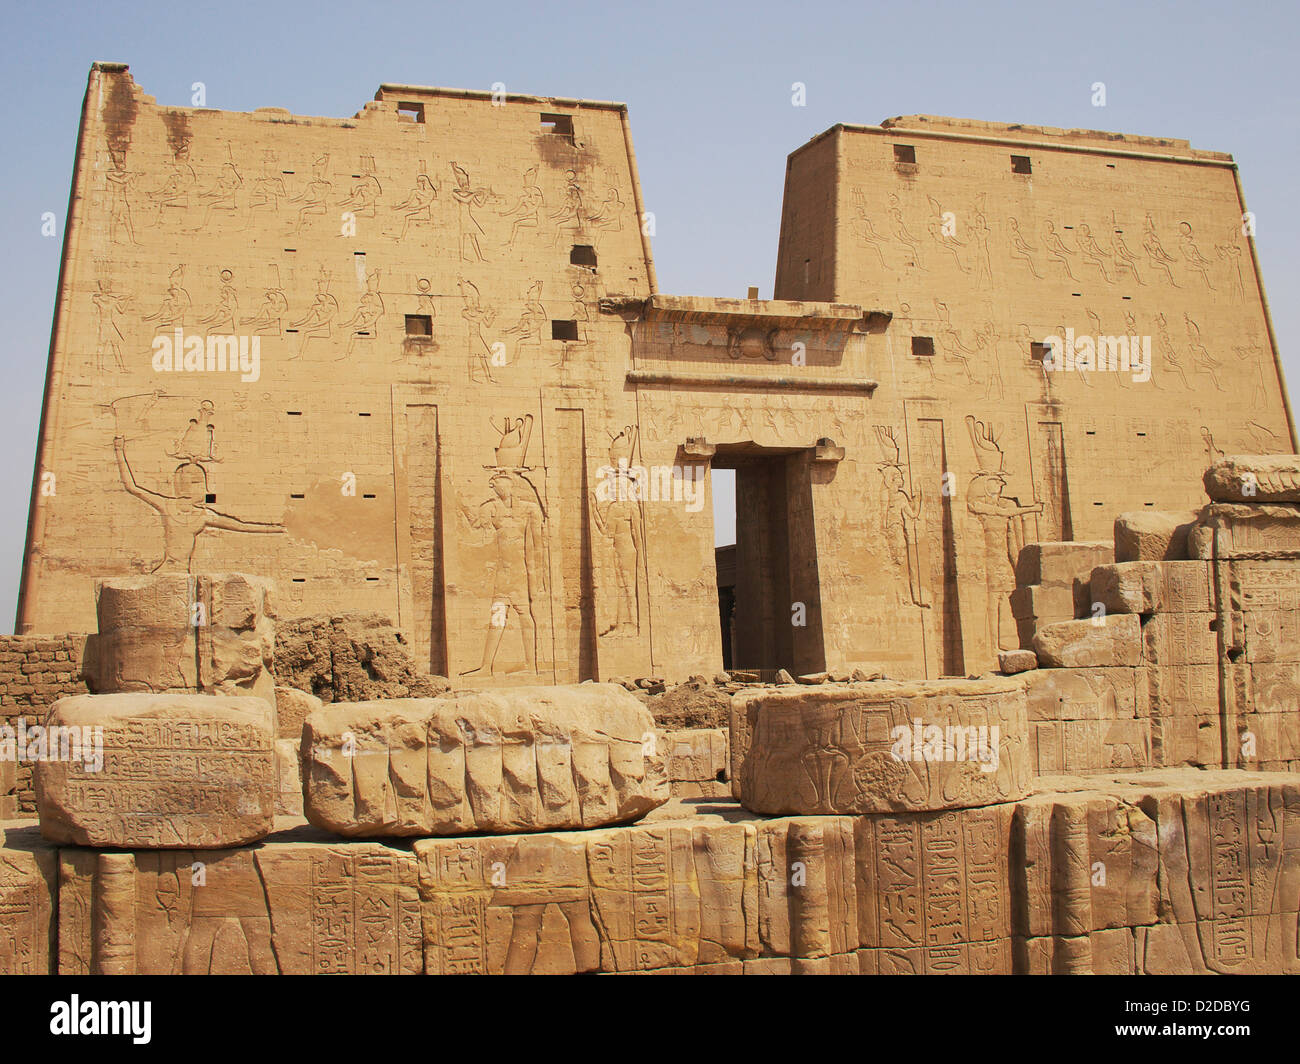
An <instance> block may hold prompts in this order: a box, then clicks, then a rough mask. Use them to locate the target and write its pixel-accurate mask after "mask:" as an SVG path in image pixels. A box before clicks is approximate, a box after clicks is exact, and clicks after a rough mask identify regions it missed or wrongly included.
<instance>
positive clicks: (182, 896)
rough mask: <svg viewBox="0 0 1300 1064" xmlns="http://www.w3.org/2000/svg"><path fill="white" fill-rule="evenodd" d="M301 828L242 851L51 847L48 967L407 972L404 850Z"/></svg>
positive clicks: (408, 880) (409, 873) (416, 931)
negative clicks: (55, 940) (52, 916)
mask: <svg viewBox="0 0 1300 1064" xmlns="http://www.w3.org/2000/svg"><path fill="white" fill-rule="evenodd" d="M312 834H313V833H311V832H305V833H304V832H301V831H299V832H294V833H289V834H281V835H279V836H277V838H276V839H275V840H274V841H270V842H265V843H262V844H259V845H256V846H253V847H250V848H247V849H220V850H193V851H190V850H171V851H156V852H136V853H94V852H91V851H87V850H75V849H65V850H63V851H61V858H62V860H61V868H60V887H59V944H60V954H59V971H60V972H61V973H63V974H74V975H76V974H118V975H130V974H140V975H208V974H211V975H246V974H257V975H273V974H284V975H327V974H355V975H361V974H371V975H378V974H393V975H398V974H418V973H419V972H420V971H421V970H422V969H423V963H422V958H421V949H420V912H419V898H418V894H417V891H416V875H415V860H414V858H413V857H412V856H411V854H410V853H409V852H407V851H404V850H400V849H394V848H392V847H388V846H384V845H382V844H379V843H368V842H353V843H342V842H339V841H337V840H335V841H333V842H331V841H329V840H321V839H319V837H317V838H316V839H312V838H311V836H312ZM295 836H300V837H301V838H295Z"/></svg>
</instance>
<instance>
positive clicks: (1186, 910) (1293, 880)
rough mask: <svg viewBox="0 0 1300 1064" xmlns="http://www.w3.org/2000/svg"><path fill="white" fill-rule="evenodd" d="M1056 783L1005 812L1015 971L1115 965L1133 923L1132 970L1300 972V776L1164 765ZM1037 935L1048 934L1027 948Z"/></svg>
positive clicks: (1122, 961)
mask: <svg viewBox="0 0 1300 1064" xmlns="http://www.w3.org/2000/svg"><path fill="white" fill-rule="evenodd" d="M1055 783H1056V781H1051V780H1048V781H1044V790H1043V793H1040V794H1037V795H1035V796H1034V797H1032V798H1030V799H1027V800H1026V801H1024V802H1022V803H1020V805H1019V806H1018V807H1017V809H1016V814H1015V826H1014V833H1013V840H1012V851H1011V852H1012V854H1013V859H1014V860H1017V861H1021V862H1022V863H1023V867H1024V873H1023V875H1024V879H1023V885H1022V886H1021V888H1019V889H1021V890H1022V891H1023V895H1022V899H1021V903H1020V904H1019V905H1018V906H1017V907H1016V912H1017V914H1018V915H1017V919H1018V923H1017V926H1016V933H1017V936H1024V939H1023V942H1024V946H1025V948H1024V950H1018V961H1017V963H1018V966H1019V967H1022V970H1026V971H1030V972H1033V971H1042V970H1052V971H1076V972H1087V971H1092V972H1097V973H1098V974H1102V973H1106V974H1110V973H1115V974H1120V973H1123V972H1125V971H1128V970H1130V969H1129V966H1128V961H1127V959H1126V958H1127V956H1128V952H1127V951H1128V945H1127V943H1128V939H1127V937H1126V936H1124V935H1122V934H1120V933H1119V932H1121V931H1123V930H1125V929H1130V930H1131V931H1132V934H1133V952H1132V956H1133V964H1132V968H1131V970H1133V971H1136V972H1139V973H1146V974H1191V973H1199V974H1204V973H1207V972H1219V973H1222V974H1229V973H1233V972H1237V973H1247V972H1264V971H1271V972H1287V971H1290V972H1295V971H1300V960H1298V959H1297V947H1296V941H1297V939H1296V934H1297V915H1296V910H1297V908H1298V907H1300V904H1298V903H1300V779H1297V778H1296V777H1295V776H1293V775H1291V774H1281V773H1279V774H1272V775H1268V774H1262V773H1246V772H1227V771H1210V772H1199V771H1188V770H1161V771H1158V772H1150V773H1142V774H1136V775H1118V776H1115V777H1112V778H1111V779H1109V780H1104V781H1103V780H1098V781H1097V783H1096V785H1095V788H1096V789H1095V790H1094V791H1092V792H1084V791H1079V790H1077V788H1074V787H1073V786H1072V787H1071V788H1070V790H1069V791H1068V792H1067V791H1066V790H1056V791H1053V790H1052V788H1053V786H1054V785H1055ZM1107 930H1108V931H1111V932H1113V934H1111V935H1110V936H1107V937H1106V938H1105V939H1099V938H1097V937H1096V936H1097V934H1098V932H1101V931H1107ZM1040 936H1050V937H1051V938H1052V939H1053V940H1054V942H1053V943H1051V944H1049V943H1044V942H1038V943H1034V944H1031V942H1030V940H1031V939H1033V938H1035V937H1040ZM1018 945H1019V943H1018ZM1049 960H1050V961H1051V964H1052V966H1051V967H1050V968H1045V965H1046V964H1047V963H1048V962H1049Z"/></svg>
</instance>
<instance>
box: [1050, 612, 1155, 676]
mask: <svg viewBox="0 0 1300 1064" xmlns="http://www.w3.org/2000/svg"><path fill="white" fill-rule="evenodd" d="M1098 622H1100V623H1098ZM1141 637H1142V626H1141V625H1140V624H1139V623H1138V619H1137V618H1136V617H1134V616H1131V615H1123V614H1111V615H1108V616H1105V617H1100V618H1089V619H1088V620H1086V621H1061V622H1060V623H1058V624H1048V625H1044V626H1043V627H1041V628H1039V629H1038V631H1037V632H1036V633H1035V634H1034V652H1035V653H1036V654H1037V655H1038V663H1039V665H1040V666H1041V667H1044V668H1053V669H1061V668H1066V669H1075V668H1087V667H1106V666H1117V665H1139V664H1141V662H1142V638H1141Z"/></svg>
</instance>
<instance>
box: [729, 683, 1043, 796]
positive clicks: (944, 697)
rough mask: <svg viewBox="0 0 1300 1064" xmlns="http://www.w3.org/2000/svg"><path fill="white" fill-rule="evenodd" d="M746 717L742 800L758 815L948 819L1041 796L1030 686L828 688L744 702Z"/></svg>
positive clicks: (740, 700)
mask: <svg viewBox="0 0 1300 1064" xmlns="http://www.w3.org/2000/svg"><path fill="white" fill-rule="evenodd" d="M735 707H736V712H743V713H744V714H745V715H746V716H747V718H748V748H747V749H746V750H744V751H743V753H742V755H741V757H742V762H741V764H740V766H739V771H740V800H741V802H742V803H743V804H744V806H745V807H746V808H747V809H752V810H754V811H755V812H760V813H768V814H787V813H796V814H812V813H868V812H885V811H890V810H893V811H914V810H928V809H948V808H958V807H962V806H972V805H986V804H989V803H991V802H1005V801H1012V800H1014V799H1016V798H1018V797H1020V796H1021V795H1023V794H1025V793H1026V788H1027V787H1028V785H1029V781H1030V777H1031V770H1030V767H1029V751H1028V721H1027V718H1026V706H1025V684H1024V681H1023V680H1020V679H1012V678H1000V679H984V680H978V681H933V682H926V683H915V684H905V683H890V682H881V683H874V684H865V685H862V686H848V685H827V686H826V687H822V688H817V689H814V690H808V691H790V692H786V691H781V690H778V691H775V692H771V691H768V692H757V693H754V694H742V695H738V696H737V698H736V700H735ZM732 742H733V743H735V742H736V736H735V735H734V734H733V736H732ZM733 764H734V759H733Z"/></svg>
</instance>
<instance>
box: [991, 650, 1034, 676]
mask: <svg viewBox="0 0 1300 1064" xmlns="http://www.w3.org/2000/svg"><path fill="white" fill-rule="evenodd" d="M998 668H999V669H1000V670H1001V671H1002V672H1004V673H1006V674H1007V675H1008V676H1014V675H1016V674H1017V673H1021V672H1028V671H1029V670H1030V669H1036V668H1038V655H1037V654H1035V653H1034V652H1033V651H1032V650H1003V651H1001V652H1000V653H999V654H998Z"/></svg>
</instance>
